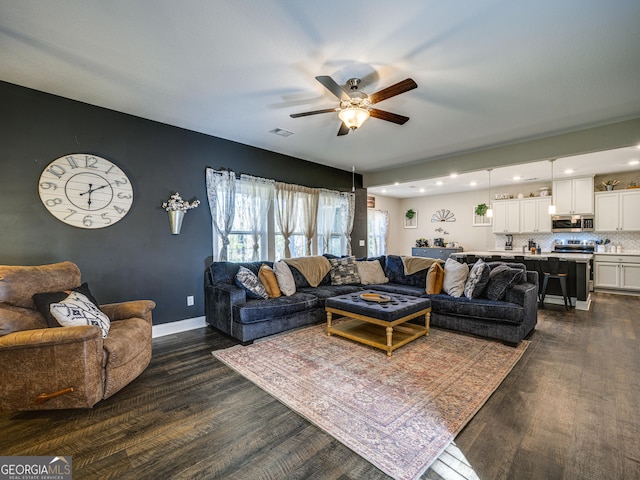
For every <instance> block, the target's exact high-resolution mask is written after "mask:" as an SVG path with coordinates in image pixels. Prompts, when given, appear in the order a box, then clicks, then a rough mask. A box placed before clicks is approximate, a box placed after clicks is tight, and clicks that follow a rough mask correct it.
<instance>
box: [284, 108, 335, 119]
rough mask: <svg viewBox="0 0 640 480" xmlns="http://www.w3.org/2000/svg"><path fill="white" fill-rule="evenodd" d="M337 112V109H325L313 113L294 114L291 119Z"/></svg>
mask: <svg viewBox="0 0 640 480" xmlns="http://www.w3.org/2000/svg"><path fill="white" fill-rule="evenodd" d="M336 110H337V109H335V108H325V109H323V110H313V111H311V112H302V113H292V114H291V115H289V116H290V117H291V118H298V117H308V116H309V115H317V114H319V113H331V112H335V111H336Z"/></svg>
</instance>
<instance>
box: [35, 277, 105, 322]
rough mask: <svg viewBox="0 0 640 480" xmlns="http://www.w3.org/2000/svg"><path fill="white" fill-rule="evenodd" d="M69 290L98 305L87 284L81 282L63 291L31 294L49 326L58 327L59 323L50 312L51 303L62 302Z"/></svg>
mask: <svg viewBox="0 0 640 480" xmlns="http://www.w3.org/2000/svg"><path fill="white" fill-rule="evenodd" d="M71 292H78V293H81V294H82V295H84V296H85V297H87V298H88V299H89V301H90V302H91V303H93V304H94V305H95V306H96V307H98V308H100V307H99V305H100V304H99V303H98V301H97V300H96V299H95V297H94V296H93V295H92V294H91V291H90V290H89V284H88V283H86V282H85V283H83V284H82V285H80V286H79V287H76V288H72V289H71V290H65V291H63V292H46V293H36V294H35V295H34V296H33V303H35V304H36V308H37V309H38V311H39V312H40V313H41V314H42V316H43V317H44V319H45V320H46V322H47V325H48V326H49V328H55V327H60V326H61V325H60V323H58V321H57V320H56V318H55V317H54V316H53V315H52V314H51V304H52V303H59V302H62V301H63V300H64V299H65V298H67V297H68V296H69V294H70V293H71Z"/></svg>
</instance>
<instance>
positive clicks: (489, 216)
mask: <svg viewBox="0 0 640 480" xmlns="http://www.w3.org/2000/svg"><path fill="white" fill-rule="evenodd" d="M491 170H492V169H491V168H489V169H487V171H488V172H489V205H488V207H489V208H487V213H486V215H487V218H491V217H493V208H491Z"/></svg>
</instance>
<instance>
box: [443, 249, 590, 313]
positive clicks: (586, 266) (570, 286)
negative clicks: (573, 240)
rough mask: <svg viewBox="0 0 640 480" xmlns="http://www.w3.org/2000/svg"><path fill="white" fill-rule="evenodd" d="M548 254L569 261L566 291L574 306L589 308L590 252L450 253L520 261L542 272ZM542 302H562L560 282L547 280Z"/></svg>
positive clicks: (467, 259) (467, 258)
mask: <svg viewBox="0 0 640 480" xmlns="http://www.w3.org/2000/svg"><path fill="white" fill-rule="evenodd" d="M549 257H554V258H559V259H560V260H564V261H567V262H569V274H568V277H567V294H568V296H569V298H570V299H571V303H572V305H574V306H575V307H576V309H577V310H589V308H590V306H591V285H590V283H591V280H592V276H591V270H592V264H593V254H592V253H559V252H542V253H539V254H533V253H531V252H527V253H522V252H521V251H518V250H488V251H471V252H460V253H453V254H451V258H455V259H457V260H458V261H461V262H466V263H472V262H470V261H471V260H472V259H474V258H482V259H484V260H485V261H491V260H492V259H495V260H500V261H504V262H520V263H524V264H525V265H526V267H527V269H528V270H532V271H537V272H539V273H540V272H541V269H540V261H541V260H546V259H547V258H549ZM539 287H540V288H541V287H542V273H540V285H539ZM545 303H554V304H556V303H557V304H559V305H563V304H564V301H563V299H562V291H561V290H560V285H559V282H553V281H550V282H549V284H548V285H547V296H546V298H545Z"/></svg>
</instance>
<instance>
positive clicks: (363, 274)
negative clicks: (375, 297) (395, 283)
mask: <svg viewBox="0 0 640 480" xmlns="http://www.w3.org/2000/svg"><path fill="white" fill-rule="evenodd" d="M356 268H357V270H358V276H359V277H360V283H361V284H362V285H375V284H380V283H387V282H388V281H389V279H388V278H387V277H385V275H384V270H382V265H380V262H379V261H378V260H371V261H362V262H359V261H357V260H356Z"/></svg>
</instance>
